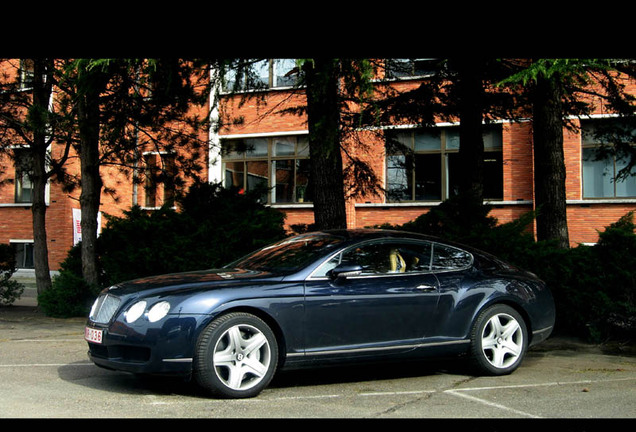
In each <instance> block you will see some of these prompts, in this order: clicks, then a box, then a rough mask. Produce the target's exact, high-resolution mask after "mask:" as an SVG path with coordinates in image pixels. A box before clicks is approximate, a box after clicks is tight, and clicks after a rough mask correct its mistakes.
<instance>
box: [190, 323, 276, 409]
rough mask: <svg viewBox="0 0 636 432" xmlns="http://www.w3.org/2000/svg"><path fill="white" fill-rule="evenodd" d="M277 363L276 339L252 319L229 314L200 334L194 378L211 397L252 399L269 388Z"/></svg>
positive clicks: (264, 325)
mask: <svg viewBox="0 0 636 432" xmlns="http://www.w3.org/2000/svg"><path fill="white" fill-rule="evenodd" d="M277 361H278V347H277V343H276V338H275V336H274V333H273V332H272V330H271V329H270V328H269V326H268V325H267V324H266V323H265V322H264V321H263V320H261V319H260V318H258V317H256V316H254V315H251V314H247V313H242V312H237V313H230V314H227V315H223V316H221V317H219V318H217V319H215V320H214V321H212V323H210V324H209V325H208V326H207V327H206V328H205V329H204V330H203V332H202V334H201V336H200V337H199V341H198V343H197V348H196V354H195V363H194V375H195V378H196V380H197V382H198V384H199V385H201V386H202V387H204V388H206V389H208V390H209V391H210V392H211V393H212V394H214V395H215V396H219V397H225V398H246V397H253V396H256V395H257V394H259V393H260V392H261V391H262V390H263V389H264V388H265V387H266V386H267V385H268V384H269V382H270V381H271V379H272V378H273V376H274V373H275V371H276V367H277Z"/></svg>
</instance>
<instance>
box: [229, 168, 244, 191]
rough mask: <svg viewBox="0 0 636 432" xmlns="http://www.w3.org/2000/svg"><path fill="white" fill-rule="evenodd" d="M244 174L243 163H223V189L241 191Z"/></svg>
mask: <svg viewBox="0 0 636 432" xmlns="http://www.w3.org/2000/svg"><path fill="white" fill-rule="evenodd" d="M244 172H245V163H244V162H242V161H241V162H226V163H225V187H226V188H228V189H230V188H232V187H235V188H238V189H243V188H244V187H245V185H244V184H243V173H244Z"/></svg>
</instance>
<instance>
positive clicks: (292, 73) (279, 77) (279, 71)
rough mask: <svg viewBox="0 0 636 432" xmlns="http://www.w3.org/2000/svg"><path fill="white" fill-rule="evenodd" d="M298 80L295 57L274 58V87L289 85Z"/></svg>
mask: <svg viewBox="0 0 636 432" xmlns="http://www.w3.org/2000/svg"><path fill="white" fill-rule="evenodd" d="M297 81H298V73H297V69H296V60H295V59H275V60H274V82H273V84H272V85H273V86H274V87H291V86H293V85H295V84H296V82H297Z"/></svg>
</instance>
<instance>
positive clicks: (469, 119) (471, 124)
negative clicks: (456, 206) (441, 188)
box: [457, 59, 484, 208]
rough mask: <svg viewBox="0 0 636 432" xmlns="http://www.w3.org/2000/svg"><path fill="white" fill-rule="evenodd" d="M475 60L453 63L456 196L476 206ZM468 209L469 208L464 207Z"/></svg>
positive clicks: (480, 186) (478, 83)
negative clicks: (456, 121)
mask: <svg viewBox="0 0 636 432" xmlns="http://www.w3.org/2000/svg"><path fill="white" fill-rule="evenodd" d="M481 66H482V65H481V63H480V62H479V60H473V59H467V60H463V61H459V62H458V63H457V69H458V72H459V80H458V83H457V84H458V99H459V117H460V126H459V142H460V146H459V165H460V167H459V171H458V172H459V173H461V174H460V179H459V195H460V197H463V198H464V199H466V200H467V201H468V202H474V203H477V204H479V205H481V204H483V201H484V173H483V169H484V168H483V167H484V138H483V126H482V122H483V113H482V104H483V100H482V99H483V93H484V88H483V82H482V67H481ZM468 208H471V207H468Z"/></svg>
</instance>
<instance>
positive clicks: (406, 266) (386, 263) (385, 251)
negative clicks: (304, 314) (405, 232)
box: [314, 242, 432, 277]
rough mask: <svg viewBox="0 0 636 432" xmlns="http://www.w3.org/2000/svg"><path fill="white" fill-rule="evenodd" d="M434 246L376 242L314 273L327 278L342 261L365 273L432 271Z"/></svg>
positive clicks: (341, 257)
mask: <svg viewBox="0 0 636 432" xmlns="http://www.w3.org/2000/svg"><path fill="white" fill-rule="evenodd" d="M431 250H432V245H431V244H430V243H428V242H376V243H370V244H366V245H362V246H358V247H355V248H351V249H348V250H345V251H344V252H342V253H341V254H338V255H336V256H335V257H334V258H332V259H331V260H330V261H328V262H327V263H325V264H323V266H322V267H321V268H320V269H319V270H318V271H317V272H316V273H315V274H314V277H324V276H326V275H327V273H328V271H329V270H331V269H333V268H334V267H336V266H337V265H339V264H342V263H347V264H357V265H360V266H361V267H362V275H366V276H370V275H383V274H391V273H413V272H422V271H429V270H430V268H431Z"/></svg>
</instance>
